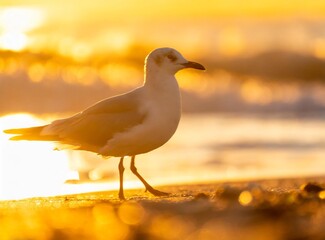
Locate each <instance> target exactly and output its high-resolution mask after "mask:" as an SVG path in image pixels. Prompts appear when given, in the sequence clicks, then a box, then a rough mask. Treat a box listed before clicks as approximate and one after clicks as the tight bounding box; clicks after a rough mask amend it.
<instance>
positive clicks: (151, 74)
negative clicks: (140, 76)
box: [144, 68, 179, 91]
mask: <svg viewBox="0 0 325 240" xmlns="http://www.w3.org/2000/svg"><path fill="white" fill-rule="evenodd" d="M145 73H146V74H145V79H144V86H145V87H148V88H153V89H157V90H160V91H162V90H164V89H166V88H167V89H169V88H174V89H175V90H177V91H179V88H178V83H177V80H176V78H175V75H174V74H171V73H169V72H165V71H162V70H160V69H159V68H150V69H148V68H147V69H146V71H145Z"/></svg>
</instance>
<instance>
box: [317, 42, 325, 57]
mask: <svg viewBox="0 0 325 240" xmlns="http://www.w3.org/2000/svg"><path fill="white" fill-rule="evenodd" d="M314 54H315V56H316V57H318V58H325V38H324V39H323V38H318V39H316V40H315V43H314Z"/></svg>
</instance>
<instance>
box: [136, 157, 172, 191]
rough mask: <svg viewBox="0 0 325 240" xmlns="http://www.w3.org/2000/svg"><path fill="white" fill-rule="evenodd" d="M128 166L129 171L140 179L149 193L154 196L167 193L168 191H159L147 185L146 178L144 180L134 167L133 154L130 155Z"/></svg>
mask: <svg viewBox="0 0 325 240" xmlns="http://www.w3.org/2000/svg"><path fill="white" fill-rule="evenodd" d="M130 168H131V171H132V172H133V174H134V175H135V176H137V177H138V178H139V179H140V181H141V182H142V183H143V184H144V186H145V187H146V190H147V191H149V192H150V193H151V194H153V195H155V196H167V195H169V193H165V192H161V191H158V190H156V189H154V188H153V187H151V186H150V185H149V183H147V181H146V180H144V178H143V177H142V176H141V175H140V174H139V173H138V170H137V168H136V167H135V156H132V158H131V165H130Z"/></svg>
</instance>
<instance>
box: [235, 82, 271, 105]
mask: <svg viewBox="0 0 325 240" xmlns="http://www.w3.org/2000/svg"><path fill="white" fill-rule="evenodd" d="M241 95H242V97H243V99H244V100H245V101H247V102H249V103H257V104H261V105H264V104H267V103H270V102H271V101H272V92H271V90H270V88H268V87H267V86H264V85H263V84H262V83H261V82H259V81H256V80H254V79H250V80H248V81H246V82H244V83H243V86H242V88H241Z"/></svg>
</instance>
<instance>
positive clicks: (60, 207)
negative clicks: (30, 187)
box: [0, 177, 325, 240]
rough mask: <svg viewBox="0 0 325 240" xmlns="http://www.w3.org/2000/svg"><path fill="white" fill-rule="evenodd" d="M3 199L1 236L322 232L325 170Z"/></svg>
mask: <svg viewBox="0 0 325 240" xmlns="http://www.w3.org/2000/svg"><path fill="white" fill-rule="evenodd" d="M159 190H162V191H166V192H170V193H171V195H170V196H168V197H153V196H151V195H150V194H149V193H144V191H143V190H141V189H140V190H126V197H127V198H128V200H127V201H119V200H118V199H117V191H110V192H96V193H84V194H77V195H67V196H56V197H46V198H31V199H24V200H16V201H13V200H12V201H1V202H0V210H1V212H0V226H1V231H0V239H2V240H7V239H8V240H9V239H10V240H18V239H19V240H20V239H24V240H25V239H32V240H34V239H35V240H36V239H37V240H38V239H52V240H56V239H127V240H129V239H162V240H163V239H186V240H196V239H204V240H205V239H221V240H232V239H240V240H246V239H247V240H248V239H250V240H251V239H263V240H271V239H272V240H286V239H292V240H293V239H295V240H298V239H313V240H315V239H316V240H317V239H325V177H317V178H306V179H303V178H299V179H277V180H264V181H246V182H222V183H211V184H202V185H179V186H164V187H159Z"/></svg>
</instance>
